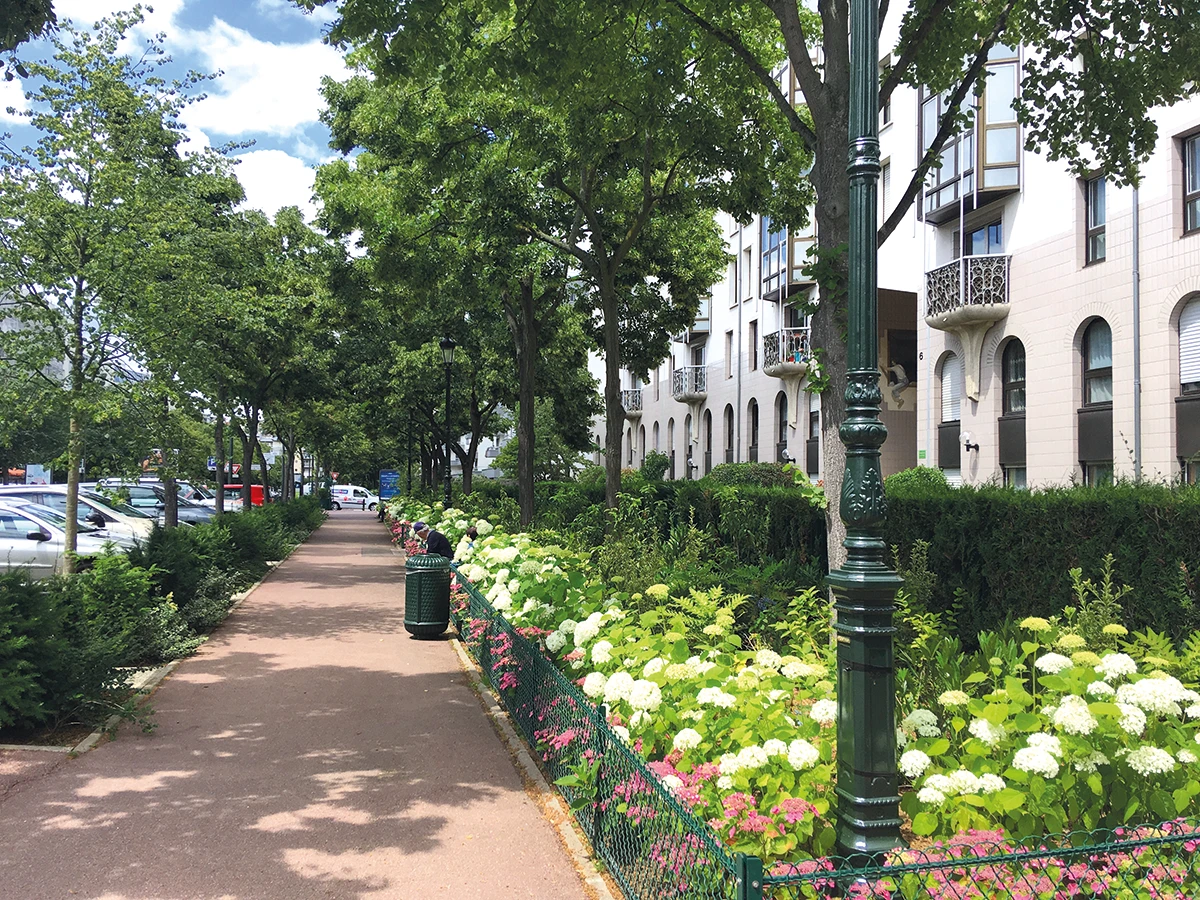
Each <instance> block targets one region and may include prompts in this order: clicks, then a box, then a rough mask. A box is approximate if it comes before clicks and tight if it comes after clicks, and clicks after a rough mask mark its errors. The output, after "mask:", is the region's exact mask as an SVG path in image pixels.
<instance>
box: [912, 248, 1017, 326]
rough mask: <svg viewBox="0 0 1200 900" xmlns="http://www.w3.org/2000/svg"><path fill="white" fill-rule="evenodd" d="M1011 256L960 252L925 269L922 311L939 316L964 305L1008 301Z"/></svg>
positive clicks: (986, 304) (966, 306) (996, 303)
mask: <svg viewBox="0 0 1200 900" xmlns="http://www.w3.org/2000/svg"><path fill="white" fill-rule="evenodd" d="M1011 262H1012V257H1011V256H1008V255H1006V254H1001V253H989V254H982V255H979V256H964V257H962V258H960V259H956V260H955V261H954V262H952V263H947V264H946V265H944V266H939V267H938V268H936V269H933V270H931V271H929V272H926V273H925V297H926V307H925V315H926V316H927V317H929V318H934V317H937V316H942V315H944V314H946V313H950V312H954V311H955V310H958V309H966V308H968V307H986V306H999V305H1002V304H1006V303H1008V280H1009V279H1008V273H1009V268H1010V264H1011Z"/></svg>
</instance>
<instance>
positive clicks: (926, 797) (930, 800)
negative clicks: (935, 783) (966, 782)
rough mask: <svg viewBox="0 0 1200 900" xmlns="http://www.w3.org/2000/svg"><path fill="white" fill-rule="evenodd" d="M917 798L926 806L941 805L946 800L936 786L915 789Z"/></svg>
mask: <svg viewBox="0 0 1200 900" xmlns="http://www.w3.org/2000/svg"><path fill="white" fill-rule="evenodd" d="M917 800H919V801H920V802H921V803H924V804H925V805H926V806H941V805H942V804H943V803H945V802H946V795H945V794H943V793H942V792H941V791H939V790H938V789H937V788H931V787H923V788H921V789H920V790H919V791H917Z"/></svg>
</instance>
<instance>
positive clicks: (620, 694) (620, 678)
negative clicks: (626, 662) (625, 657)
mask: <svg viewBox="0 0 1200 900" xmlns="http://www.w3.org/2000/svg"><path fill="white" fill-rule="evenodd" d="M633 684H634V681H633V676H632V675H630V674H629V673H628V672H617V673H615V674H613V675H612V676H611V677H610V678H609V679H608V683H607V684H605V685H604V702H605V703H607V704H609V705H610V706H611V705H612V704H614V703H616V702H617V701H618V700H627V699H629V693H630V692H631V691H632V690H633Z"/></svg>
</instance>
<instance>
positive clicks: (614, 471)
mask: <svg viewBox="0 0 1200 900" xmlns="http://www.w3.org/2000/svg"><path fill="white" fill-rule="evenodd" d="M599 282H600V303H601V308H602V309H603V311H604V423H605V427H604V505H605V506H607V507H608V508H609V509H613V508H614V507H616V505H617V495H618V494H619V493H620V492H621V434H622V432H623V430H624V426H625V407H623V406H622V405H621V332H620V322H619V321H618V319H617V292H616V285H615V284H614V283H613V280H612V277H611V274H610V273H608V272H605V273H603V274H602V275H601V277H600V279H599Z"/></svg>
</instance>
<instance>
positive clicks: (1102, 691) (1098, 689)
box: [1087, 681, 1116, 697]
mask: <svg viewBox="0 0 1200 900" xmlns="http://www.w3.org/2000/svg"><path fill="white" fill-rule="evenodd" d="M1087 692H1088V695H1089V696H1092V697H1111V696H1112V695H1113V694H1115V693H1116V691H1115V690H1113V686H1112V685H1111V684H1109V683H1108V682H1107V681H1093V682H1092V683H1091V684H1089V685H1088V686H1087Z"/></svg>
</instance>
